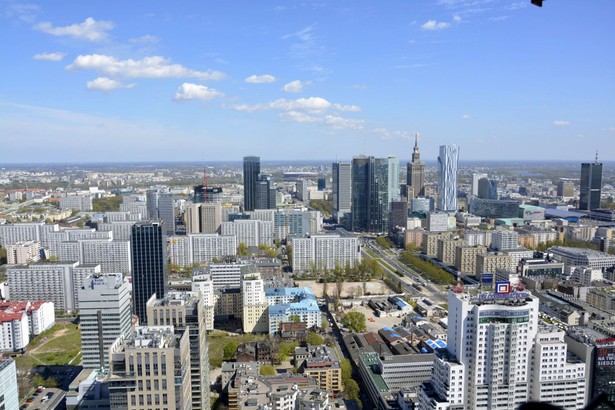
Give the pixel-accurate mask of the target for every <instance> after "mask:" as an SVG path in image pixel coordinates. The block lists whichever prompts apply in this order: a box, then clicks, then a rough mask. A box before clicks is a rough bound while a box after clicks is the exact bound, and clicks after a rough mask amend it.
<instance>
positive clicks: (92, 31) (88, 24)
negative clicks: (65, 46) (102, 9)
mask: <svg viewBox="0 0 615 410" xmlns="http://www.w3.org/2000/svg"><path fill="white" fill-rule="evenodd" d="M114 27H115V24H113V22H111V21H102V20H101V21H96V20H94V19H93V18H92V17H88V18H86V19H85V21H84V22H83V23H80V24H71V25H70V26H58V27H54V26H53V25H52V24H51V23H50V22H48V21H46V22H43V23H39V24H37V25H36V26H34V28H35V29H37V30H40V31H42V32H43V33H47V34H51V35H54V36H69V37H74V38H79V39H84V40H89V41H102V40H106V39H107V37H108V36H109V34H108V33H107V31H109V30H113V28H114Z"/></svg>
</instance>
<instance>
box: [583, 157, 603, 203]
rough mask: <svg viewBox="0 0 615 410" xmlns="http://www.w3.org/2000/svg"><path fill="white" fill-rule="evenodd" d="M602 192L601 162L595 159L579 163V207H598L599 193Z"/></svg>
mask: <svg viewBox="0 0 615 410" xmlns="http://www.w3.org/2000/svg"><path fill="white" fill-rule="evenodd" d="M601 193H602V163H599V162H598V155H596V161H595V162H594V163H593V164H592V163H588V162H586V163H583V164H581V192H580V194H581V195H580V198H579V209H581V210H584V211H590V210H592V209H598V208H600V195H601Z"/></svg>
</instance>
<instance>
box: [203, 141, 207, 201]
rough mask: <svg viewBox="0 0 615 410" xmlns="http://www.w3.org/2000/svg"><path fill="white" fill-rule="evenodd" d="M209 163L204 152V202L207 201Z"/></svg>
mask: <svg viewBox="0 0 615 410" xmlns="http://www.w3.org/2000/svg"><path fill="white" fill-rule="evenodd" d="M206 199H207V165H206V164H205V153H203V203H205V202H207V201H206Z"/></svg>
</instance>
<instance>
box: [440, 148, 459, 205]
mask: <svg viewBox="0 0 615 410" xmlns="http://www.w3.org/2000/svg"><path fill="white" fill-rule="evenodd" d="M458 162H459V147H458V146H457V145H455V144H453V145H441V146H440V156H439V157H438V175H439V177H440V179H439V182H438V209H439V210H441V211H453V212H454V211H457V163H458Z"/></svg>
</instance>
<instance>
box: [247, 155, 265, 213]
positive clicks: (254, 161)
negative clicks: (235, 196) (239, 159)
mask: <svg viewBox="0 0 615 410" xmlns="http://www.w3.org/2000/svg"><path fill="white" fill-rule="evenodd" d="M260 173H261V158H260V157H243V209H244V211H253V210H255V209H256V186H257V184H258V175H259V174H260Z"/></svg>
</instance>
